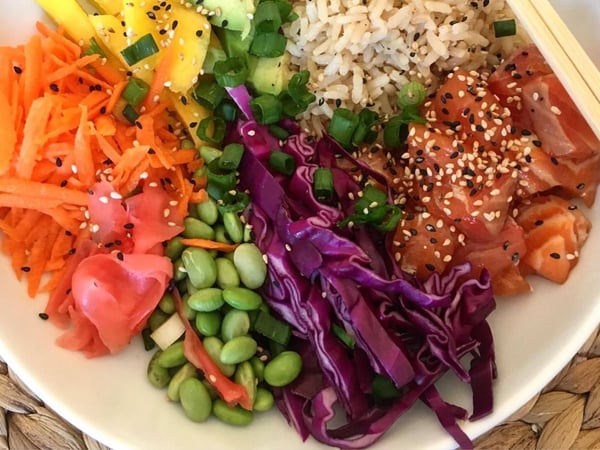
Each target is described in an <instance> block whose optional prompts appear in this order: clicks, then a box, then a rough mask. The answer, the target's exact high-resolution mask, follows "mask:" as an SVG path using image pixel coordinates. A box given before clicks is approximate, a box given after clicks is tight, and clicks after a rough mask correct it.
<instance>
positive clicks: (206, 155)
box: [199, 145, 223, 164]
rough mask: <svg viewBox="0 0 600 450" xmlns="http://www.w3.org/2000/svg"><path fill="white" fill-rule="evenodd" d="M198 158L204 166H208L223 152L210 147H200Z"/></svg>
mask: <svg viewBox="0 0 600 450" xmlns="http://www.w3.org/2000/svg"><path fill="white" fill-rule="evenodd" d="M199 153H200V157H201V158H202V159H203V160H204V162H205V163H206V164H209V163H210V162H211V161H212V160H213V159H217V158H220V157H221V155H222V154H223V150H220V149H218V148H214V147H211V146H209V145H202V146H201V147H200V150H199Z"/></svg>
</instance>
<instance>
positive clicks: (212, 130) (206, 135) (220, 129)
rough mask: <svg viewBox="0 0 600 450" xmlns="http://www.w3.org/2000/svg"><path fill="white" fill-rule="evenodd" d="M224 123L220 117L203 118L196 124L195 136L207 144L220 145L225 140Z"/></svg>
mask: <svg viewBox="0 0 600 450" xmlns="http://www.w3.org/2000/svg"><path fill="white" fill-rule="evenodd" d="M225 131H226V126H225V121H224V120H223V119H221V118H220V117H215V116H209V117H205V118H204V119H202V120H201V121H200V123H199V124H198V129H197V130H196V135H197V136H198V137H199V138H200V139H202V140H203V141H205V142H208V143H209V144H220V143H221V142H222V141H223V139H224V138H225Z"/></svg>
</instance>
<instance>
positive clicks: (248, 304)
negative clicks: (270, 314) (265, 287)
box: [223, 287, 262, 311]
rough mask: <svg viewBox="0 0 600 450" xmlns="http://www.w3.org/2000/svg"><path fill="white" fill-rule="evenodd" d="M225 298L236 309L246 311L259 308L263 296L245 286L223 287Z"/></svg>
mask: <svg viewBox="0 0 600 450" xmlns="http://www.w3.org/2000/svg"><path fill="white" fill-rule="evenodd" d="M223 300H225V301H226V302H227V304H229V305H231V306H233V307H234V308H235V309H241V310H244V311H252V310H255V309H258V308H259V307H260V305H261V303H262V297H261V296H260V295H259V294H257V293H256V292H254V291H251V290H250V289H246V288H243V287H232V288H227V289H223Z"/></svg>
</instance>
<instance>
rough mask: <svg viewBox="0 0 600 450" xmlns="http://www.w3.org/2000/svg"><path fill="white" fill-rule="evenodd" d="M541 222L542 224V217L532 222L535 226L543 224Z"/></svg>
mask: <svg viewBox="0 0 600 450" xmlns="http://www.w3.org/2000/svg"><path fill="white" fill-rule="evenodd" d="M543 224H544V221H543V220H542V219H538V220H536V221H535V222H534V225H535V226H536V227H539V226H540V225H543Z"/></svg>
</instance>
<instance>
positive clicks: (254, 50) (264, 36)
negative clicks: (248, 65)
mask: <svg viewBox="0 0 600 450" xmlns="http://www.w3.org/2000/svg"><path fill="white" fill-rule="evenodd" d="M286 45H287V39H286V38H285V36H284V35H283V34H279V33H277V32H276V31H271V32H266V33H256V35H255V36H254V39H252V43H251V44H250V53H251V54H252V55H255V56H263V57H265V58H275V57H276V56H281V55H283V54H284V53H285V46H286Z"/></svg>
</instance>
